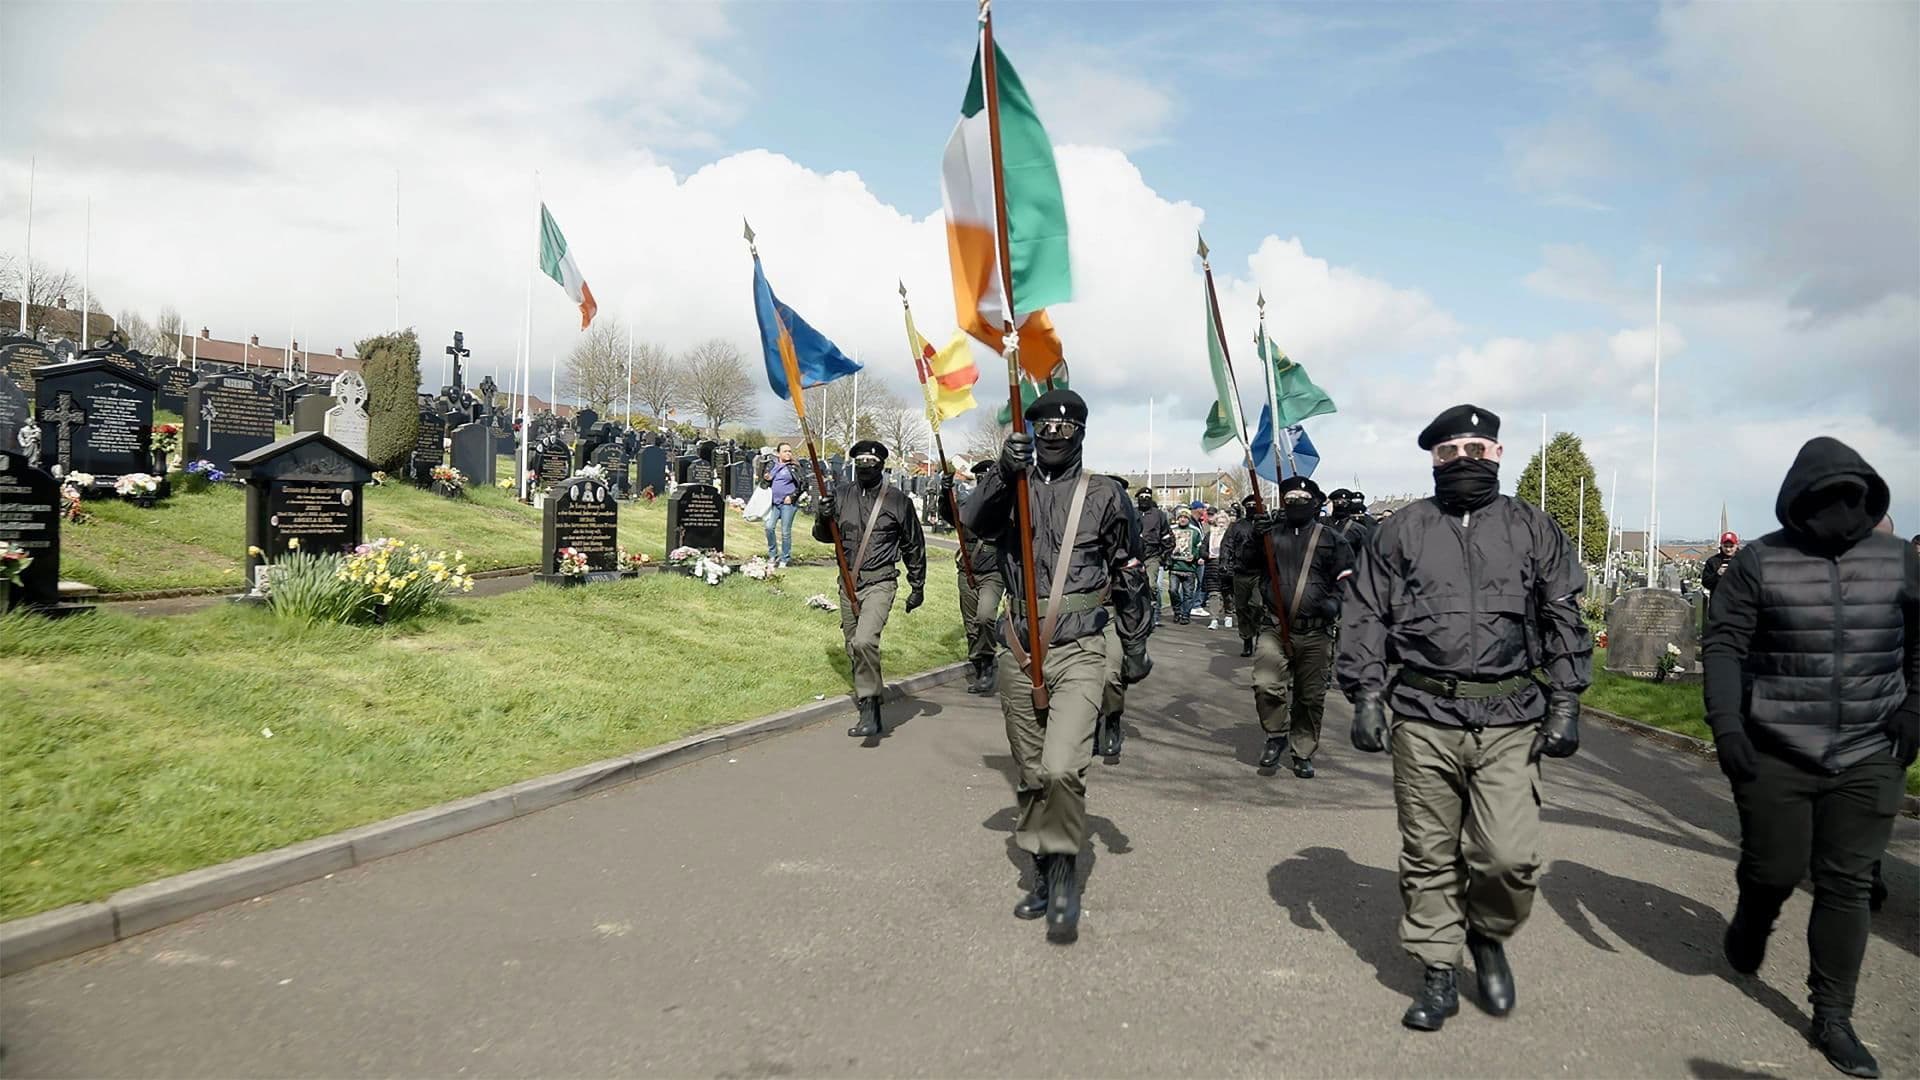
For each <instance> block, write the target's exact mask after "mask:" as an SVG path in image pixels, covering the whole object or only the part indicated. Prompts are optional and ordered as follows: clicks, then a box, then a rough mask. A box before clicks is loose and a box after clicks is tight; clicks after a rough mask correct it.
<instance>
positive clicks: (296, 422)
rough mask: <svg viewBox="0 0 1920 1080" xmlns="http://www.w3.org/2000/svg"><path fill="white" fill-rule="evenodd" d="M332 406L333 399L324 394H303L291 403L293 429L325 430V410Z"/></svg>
mask: <svg viewBox="0 0 1920 1080" xmlns="http://www.w3.org/2000/svg"><path fill="white" fill-rule="evenodd" d="M331 408H333V399H332V398H330V397H328V396H327V395H325V394H303V395H302V396H301V398H300V400H299V401H296V402H294V403H293V431H294V434H296V435H297V434H299V433H300V432H302V431H319V432H323V433H324V432H325V431H326V430H327V410H328V409H331Z"/></svg>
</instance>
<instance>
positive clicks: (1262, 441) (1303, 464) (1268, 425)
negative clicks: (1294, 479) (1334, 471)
mask: <svg viewBox="0 0 1920 1080" xmlns="http://www.w3.org/2000/svg"><path fill="white" fill-rule="evenodd" d="M1281 438H1282V439H1283V440H1285V444H1284V447H1283V449H1282V452H1281V453H1280V454H1278V455H1276V454H1275V453H1274V447H1273V410H1271V409H1269V408H1268V407H1267V406H1265V405H1262V406H1260V429H1259V430H1258V431H1257V432H1255V433H1254V436H1253V468H1254V471H1255V472H1257V473H1258V474H1259V475H1260V478H1261V479H1262V480H1271V481H1273V482H1274V483H1276V484H1277V483H1279V482H1280V481H1282V480H1284V479H1286V478H1287V477H1289V476H1292V475H1294V474H1295V473H1298V474H1300V475H1301V476H1312V475H1313V470H1314V469H1316V468H1318V467H1319V465H1320V451H1318V450H1316V449H1314V446H1313V440H1312V439H1309V438H1307V429H1305V428H1303V427H1301V426H1300V425H1298V424H1294V425H1292V426H1290V427H1286V428H1282V429H1281ZM1276 457H1277V458H1278V460H1275V458H1276Z"/></svg>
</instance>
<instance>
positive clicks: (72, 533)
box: [60, 482, 832, 592]
mask: <svg viewBox="0 0 1920 1080" xmlns="http://www.w3.org/2000/svg"><path fill="white" fill-rule="evenodd" d="M87 512H88V513H89V514H91V515H92V516H93V519H92V520H91V521H88V522H87V523H86V524H84V525H68V526H66V527H65V528H63V529H62V530H61V533H60V538H61V541H62V546H61V552H60V576H61V577H64V578H68V579H71V580H74V581H84V582H86V583H87V584H89V585H92V586H95V587H96V588H99V589H100V590H102V591H103V592H140V591H145V590H149V589H185V588H196V587H203V586H211V585H232V586H234V587H235V588H236V589H237V588H239V586H240V585H241V577H242V573H241V562H242V560H243V558H244V556H245V554H246V550H247V540H246V531H247V526H246V492H245V491H244V490H242V489H241V488H240V487H238V486H237V485H232V484H221V485H216V486H214V487H211V488H209V489H207V490H205V491H202V492H197V493H191V494H189V493H185V492H182V493H180V494H177V495H175V496H173V497H172V498H170V499H167V500H165V501H163V502H161V503H160V504H159V505H157V506H155V507H154V508H153V509H152V510H141V509H139V508H137V507H135V506H134V505H133V504H131V503H126V502H121V501H119V500H117V499H100V500H94V501H90V502H88V503H87ZM812 526H813V519H812V518H810V517H807V516H806V515H804V514H803V515H801V516H800V517H799V518H798V519H796V520H795V521H794V527H793V534H794V535H793V554H794V557H795V558H813V557H816V556H818V557H824V556H827V555H829V554H831V550H832V549H831V548H830V547H829V546H828V545H826V544H817V543H815V542H814V541H813V538H812V537H811V536H810V535H806V534H807V530H809V529H811V528H812ZM366 530H367V539H369V540H371V539H374V538H375V537H380V536H395V537H399V538H400V539H402V540H408V541H411V542H413V543H417V544H420V545H421V546H423V547H427V548H433V549H439V548H445V549H446V550H448V551H452V550H455V549H460V550H464V551H465V552H466V556H467V565H468V566H469V567H470V568H472V569H474V570H496V569H499V568H501V567H506V566H530V565H532V564H534V563H537V562H539V560H540V511H538V510H535V509H534V508H533V507H531V506H523V505H521V504H520V503H518V502H515V501H514V500H513V499H512V498H511V497H510V496H509V495H508V494H507V493H506V492H504V491H500V490H497V489H481V488H473V489H470V490H469V491H468V492H467V494H466V496H465V497H463V498H458V499H449V498H446V497H444V496H441V495H436V494H434V493H433V492H431V491H426V490H423V489H421V488H417V487H414V486H413V485H411V484H406V483H400V482H393V483H388V484H383V485H381V486H379V487H369V488H367V489H366ZM620 539H621V542H622V543H624V544H626V546H627V549H628V550H629V551H644V552H646V553H647V554H649V555H651V556H653V557H654V558H656V559H658V558H661V557H663V556H664V555H665V554H666V540H667V501H666V499H664V498H661V499H658V500H655V501H654V502H652V503H647V502H643V501H636V502H631V503H622V504H621V505H620ZM727 546H728V548H729V549H731V550H732V552H733V553H734V554H737V555H756V554H760V553H762V552H764V551H765V549H766V531H765V527H764V526H763V525H762V524H761V523H760V522H758V521H747V520H745V519H743V518H741V517H740V516H739V515H737V514H729V515H728V518H727Z"/></svg>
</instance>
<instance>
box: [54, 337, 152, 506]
mask: <svg viewBox="0 0 1920 1080" xmlns="http://www.w3.org/2000/svg"><path fill="white" fill-rule="evenodd" d="M157 389H158V387H156V386H155V385H154V382H153V380H152V379H149V378H147V377H146V376H145V375H140V374H137V373H135V372H132V371H128V370H127V369H126V368H123V367H121V366H119V365H118V364H115V363H113V362H112V361H109V360H106V359H104V358H95V359H89V360H75V361H73V362H72V363H67V364H54V365H52V366H50V367H43V368H41V369H40V371H39V375H38V377H37V383H36V385H35V387H34V415H35V416H36V417H37V418H38V420H39V423H40V429H41V430H40V437H41V439H42V440H43V442H42V445H41V457H40V461H41V464H42V465H43V466H46V467H47V468H48V469H49V471H51V468H52V467H53V466H56V465H57V466H59V467H60V470H61V473H62V474H63V475H64V474H67V473H75V472H83V473H91V474H92V475H93V477H94V486H95V487H96V488H106V489H111V488H112V487H113V481H114V479H115V478H116V477H119V476H124V475H126V474H128V473H151V472H152V471H153V398H154V391H155V390H157ZM162 494H164V491H163V492H162Z"/></svg>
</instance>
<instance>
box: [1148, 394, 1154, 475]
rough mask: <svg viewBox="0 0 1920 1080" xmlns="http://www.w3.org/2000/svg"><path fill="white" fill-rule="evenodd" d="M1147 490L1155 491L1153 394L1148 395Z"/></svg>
mask: <svg viewBox="0 0 1920 1080" xmlns="http://www.w3.org/2000/svg"><path fill="white" fill-rule="evenodd" d="M1147 492H1148V493H1149V494H1151V493H1152V492H1153V395H1151V394H1149V395H1147Z"/></svg>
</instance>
